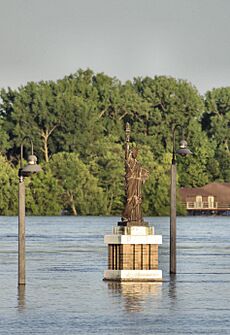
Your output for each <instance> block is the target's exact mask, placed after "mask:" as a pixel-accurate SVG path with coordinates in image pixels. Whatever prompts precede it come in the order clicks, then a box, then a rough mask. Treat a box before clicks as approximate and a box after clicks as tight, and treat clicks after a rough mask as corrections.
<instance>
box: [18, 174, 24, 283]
mask: <svg viewBox="0 0 230 335" xmlns="http://www.w3.org/2000/svg"><path fill="white" fill-rule="evenodd" d="M25 277H26V270H25V183H24V178H23V176H22V175H21V169H20V170H19V184H18V285H25V283H26V278H25Z"/></svg>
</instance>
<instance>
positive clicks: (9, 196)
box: [0, 155, 18, 215]
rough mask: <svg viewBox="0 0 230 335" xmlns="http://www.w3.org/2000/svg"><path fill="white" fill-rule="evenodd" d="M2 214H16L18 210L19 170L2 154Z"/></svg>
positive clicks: (0, 170)
mask: <svg viewBox="0 0 230 335" xmlns="http://www.w3.org/2000/svg"><path fill="white" fill-rule="evenodd" d="M0 166H1V169H0V188H1V192H0V214H1V215H15V214H16V213H17V210H18V177H17V170H16V169H15V168H13V167H12V166H11V164H10V163H9V162H7V160H6V159H5V157H3V156H2V155H0Z"/></svg>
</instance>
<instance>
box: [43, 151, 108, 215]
mask: <svg viewBox="0 0 230 335" xmlns="http://www.w3.org/2000/svg"><path fill="white" fill-rule="evenodd" d="M49 167H50V169H51V171H52V173H53V175H54V177H55V178H57V180H58V182H59V184H60V186H61V187H62V200H63V202H64V205H65V208H66V209H69V210H70V211H71V213H72V214H73V215H77V214H82V215H87V214H88V215H89V214H90V215H92V214H94V215H98V214H101V213H103V212H104V211H105V208H104V207H105V202H104V194H103V190H102V188H101V187H99V186H98V180H97V178H96V177H94V176H92V175H91V174H90V172H89V170H88V168H87V166H86V165H85V164H84V163H83V162H82V161H81V160H80V159H79V157H78V155H77V154H75V153H58V154H55V155H53V156H52V159H51V160H50V162H49Z"/></svg>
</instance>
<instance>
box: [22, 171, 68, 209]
mask: <svg viewBox="0 0 230 335" xmlns="http://www.w3.org/2000/svg"><path fill="white" fill-rule="evenodd" d="M25 182H26V212H27V213H28V214H31V215H60V214H61V211H62V209H63V201H62V192H63V190H62V187H61V186H60V185H59V184H58V180H57V179H56V178H54V176H53V174H52V172H51V170H50V169H49V168H48V166H43V171H41V172H39V173H38V174H35V175H33V176H31V177H29V178H25Z"/></svg>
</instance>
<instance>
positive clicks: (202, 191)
mask: <svg viewBox="0 0 230 335" xmlns="http://www.w3.org/2000/svg"><path fill="white" fill-rule="evenodd" d="M197 195H201V196H203V197H204V196H205V197H206V196H214V197H216V200H217V201H223V202H230V183H210V184H207V185H205V186H203V187H197V188H189V187H182V188H180V196H181V200H182V201H185V202H186V199H187V198H189V197H196V196H197Z"/></svg>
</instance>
